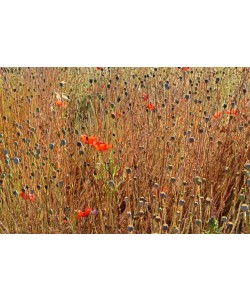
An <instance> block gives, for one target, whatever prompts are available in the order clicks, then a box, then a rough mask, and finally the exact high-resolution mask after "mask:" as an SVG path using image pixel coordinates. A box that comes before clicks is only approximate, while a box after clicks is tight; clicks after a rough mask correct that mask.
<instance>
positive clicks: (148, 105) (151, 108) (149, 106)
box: [146, 103, 155, 110]
mask: <svg viewBox="0 0 250 300" xmlns="http://www.w3.org/2000/svg"><path fill="white" fill-rule="evenodd" d="M146 107H147V109H148V110H153V109H154V108H155V105H154V104H152V103H148V104H146Z"/></svg>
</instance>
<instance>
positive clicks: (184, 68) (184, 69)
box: [181, 67, 190, 72]
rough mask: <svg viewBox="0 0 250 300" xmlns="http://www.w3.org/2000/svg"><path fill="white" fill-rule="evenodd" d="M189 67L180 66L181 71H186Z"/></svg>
mask: <svg viewBox="0 0 250 300" xmlns="http://www.w3.org/2000/svg"><path fill="white" fill-rule="evenodd" d="M189 69H190V68H189V67H182V68H181V70H182V71H183V72H186V71H188V70H189Z"/></svg>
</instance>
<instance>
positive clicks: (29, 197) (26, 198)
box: [19, 189, 35, 201]
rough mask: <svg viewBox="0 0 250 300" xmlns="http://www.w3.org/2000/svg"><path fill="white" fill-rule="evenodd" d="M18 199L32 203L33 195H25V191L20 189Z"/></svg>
mask: <svg viewBox="0 0 250 300" xmlns="http://www.w3.org/2000/svg"><path fill="white" fill-rule="evenodd" d="M19 195H20V197H21V198H22V199H24V200H30V201H34V200H35V199H34V195H33V194H27V193H25V190H24V189H22V190H21V192H20V194H19Z"/></svg>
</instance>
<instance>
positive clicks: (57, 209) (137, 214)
mask: <svg viewBox="0 0 250 300" xmlns="http://www.w3.org/2000/svg"><path fill="white" fill-rule="evenodd" d="M249 125H250V100H249V68H188V67H183V68H148V67H147V68H101V67H98V68H1V69H0V176H1V178H0V232H1V233H211V234H215V233H249V230H250V227H249V226H250V214H249V201H250V126H249Z"/></svg>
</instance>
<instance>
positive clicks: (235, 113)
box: [226, 109, 238, 117]
mask: <svg viewBox="0 0 250 300" xmlns="http://www.w3.org/2000/svg"><path fill="white" fill-rule="evenodd" d="M237 113H238V111H237V110H236V109H230V110H227V111H226V114H227V115H230V116H234V117H236V116H237Z"/></svg>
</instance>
